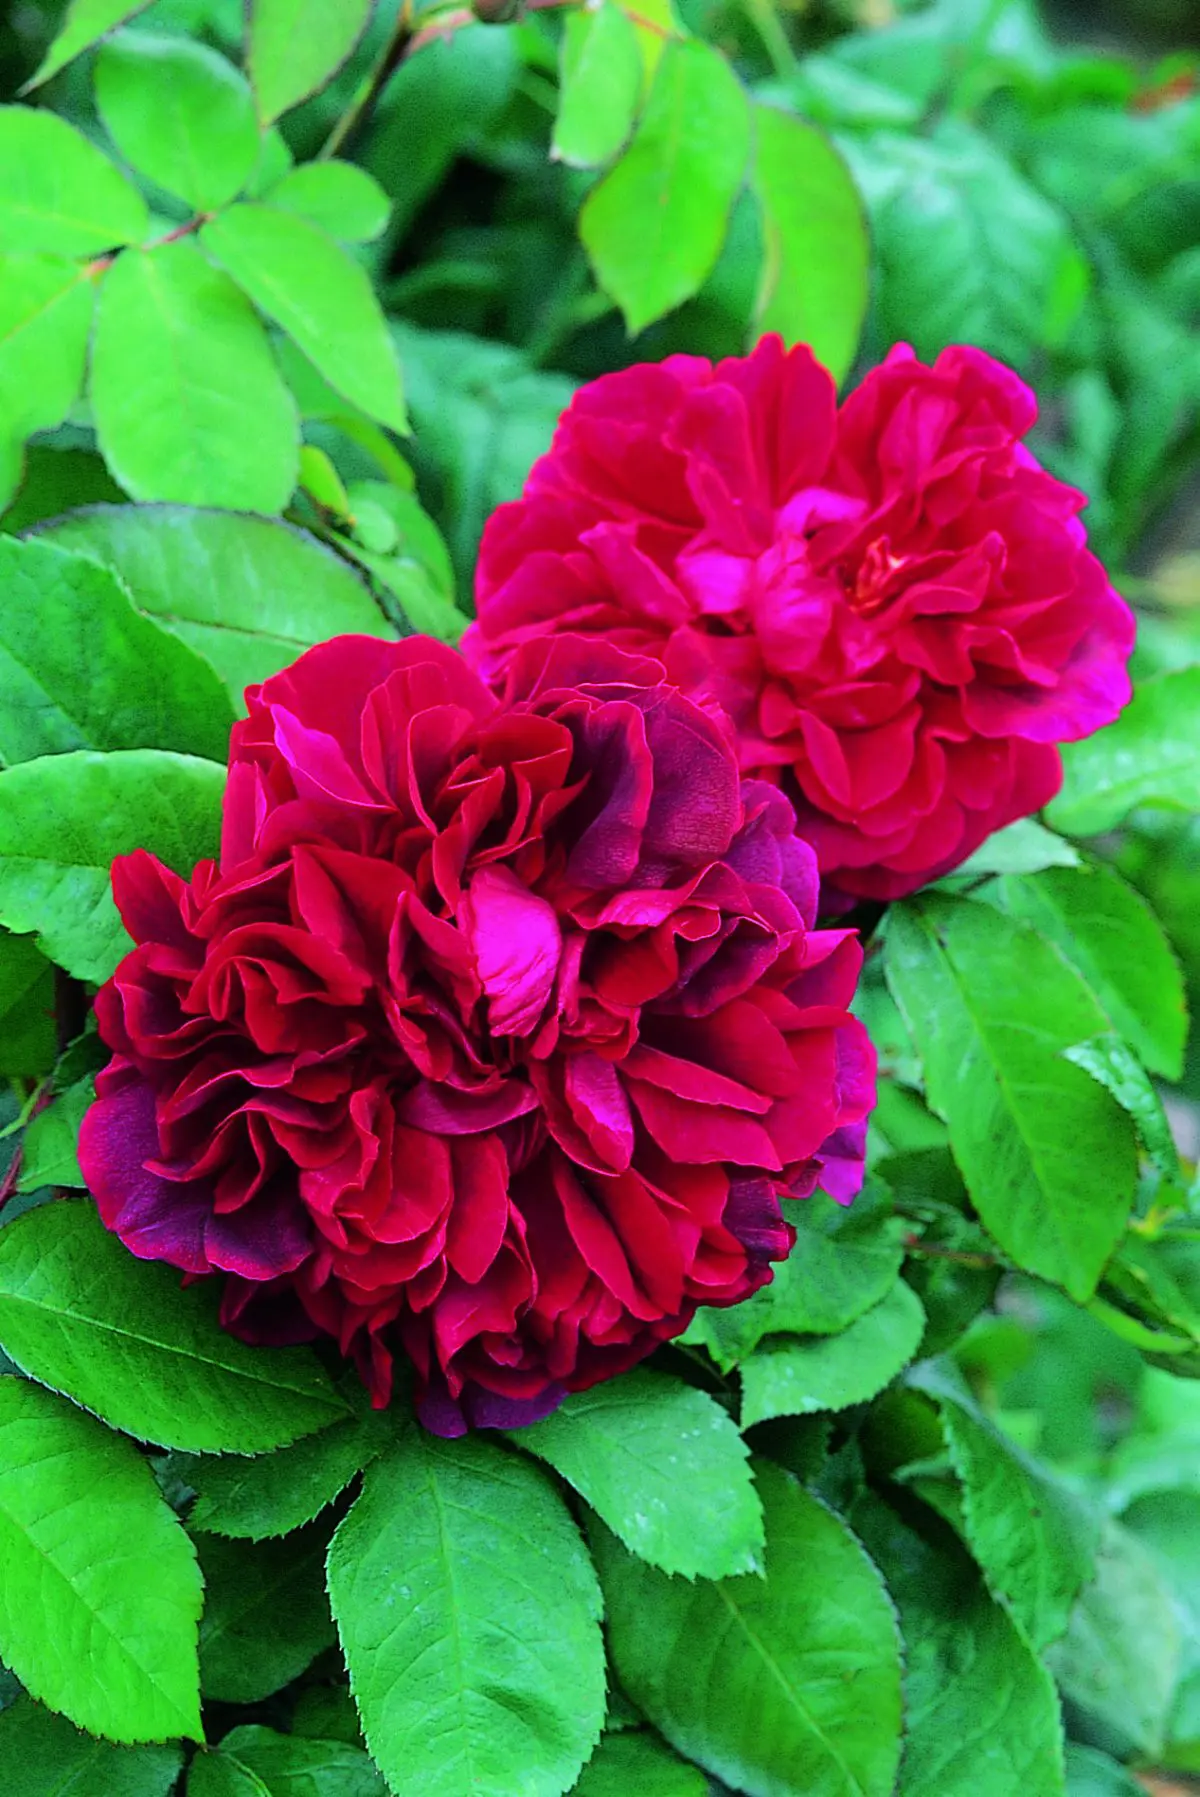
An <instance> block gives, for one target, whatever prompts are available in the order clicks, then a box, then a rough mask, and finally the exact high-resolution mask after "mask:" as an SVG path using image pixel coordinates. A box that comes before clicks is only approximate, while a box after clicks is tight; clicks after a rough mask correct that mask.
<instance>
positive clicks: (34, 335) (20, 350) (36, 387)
mask: <svg viewBox="0 0 1200 1797" xmlns="http://www.w3.org/2000/svg"><path fill="white" fill-rule="evenodd" d="M0 203H2V202H0ZM94 298H95V288H94V287H93V285H92V282H91V281H90V280H89V278H88V276H87V274H86V273H85V272H84V271H83V270H81V269H80V268H79V267H78V265H77V264H76V263H74V262H65V261H63V260H61V258H59V257H57V256H31V255H25V254H17V255H6V256H0V431H3V433H4V434H5V435H10V436H13V437H24V436H27V435H29V433H30V432H32V431H42V430H51V429H53V428H54V426H55V425H59V424H61V423H62V421H63V419H64V418H65V417H66V415H67V413H68V411H69V410H70V409H71V407H72V405H74V403H75V401H76V399H77V398H78V397H79V392H80V389H81V388H82V386H83V370H84V363H85V360H86V358H87V343H88V333H89V331H90V330H91V325H92V304H93V300H94Z"/></svg>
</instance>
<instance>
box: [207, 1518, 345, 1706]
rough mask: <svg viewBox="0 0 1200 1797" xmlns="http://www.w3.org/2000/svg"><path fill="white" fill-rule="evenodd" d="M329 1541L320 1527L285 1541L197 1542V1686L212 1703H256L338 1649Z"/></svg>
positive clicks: (217, 1538)
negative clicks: (200, 1605) (327, 1572)
mask: <svg viewBox="0 0 1200 1797" xmlns="http://www.w3.org/2000/svg"><path fill="white" fill-rule="evenodd" d="M328 1539H329V1537H328V1531H327V1530H324V1529H320V1528H316V1529H313V1528H309V1529H305V1530H303V1531H302V1532H301V1533H300V1534H298V1535H293V1536H290V1537H289V1538H288V1539H287V1540H284V1541H261V1542H253V1543H252V1542H248V1541H226V1540H224V1539H223V1538H222V1537H221V1536H220V1535H202V1536H201V1537H200V1539H199V1540H198V1541H197V1543H196V1552H197V1554H198V1555H199V1559H200V1570H201V1572H202V1573H203V1574H204V1615H203V1616H202V1618H201V1620H200V1688H201V1690H202V1691H203V1692H204V1695H205V1697H206V1698H207V1699H210V1700H211V1699H213V1698H216V1699H217V1700H219V1701H220V1702H221V1703H258V1702H260V1701H261V1699H262V1698H264V1697H270V1695H271V1694H272V1692H274V1691H278V1690H281V1689H282V1687H283V1686H284V1685H288V1684H290V1683H291V1682H292V1680H293V1679H295V1678H299V1676H300V1674H301V1673H302V1672H303V1671H305V1669H306V1668H307V1667H309V1666H311V1665H312V1662H313V1661H314V1660H315V1659H316V1657H317V1655H318V1654H319V1653H321V1652H322V1651H323V1650H324V1649H325V1648H326V1647H331V1646H332V1645H333V1642H334V1640H335V1639H336V1636H335V1631H334V1627H333V1618H332V1616H331V1615H330V1613H329V1600H328V1598H327V1597H326V1595H325V1579H324V1566H325V1549H326V1546H327V1544H328Z"/></svg>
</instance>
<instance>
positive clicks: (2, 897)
mask: <svg viewBox="0 0 1200 1797" xmlns="http://www.w3.org/2000/svg"><path fill="white" fill-rule="evenodd" d="M224 786H225V770H224V768H223V767H220V766H218V765H217V763H216V762H213V761H202V760H200V759H199V758H197V757H194V756H191V755H171V754H168V753H166V752H165V751H159V750H155V749H122V750H118V751H116V752H114V753H113V754H111V755H97V754H93V753H91V752H90V751H89V750H86V749H81V750H78V751H76V752H75V753H73V754H67V755H43V756H39V758H38V759H37V760H36V761H23V762H21V763H19V765H18V766H16V767H13V768H7V769H5V770H4V772H3V773H0V924H3V925H4V927H5V928H6V929H9V930H14V931H16V932H17V933H18V934H20V935H24V934H28V933H30V932H36V934H37V937H38V943H39V946H40V947H41V948H42V949H44V950H45V952H46V954H48V955H49V956H50V958H51V960H53V961H56V962H57V963H58V965H59V966H60V967H64V968H65V969H66V970H67V972H68V973H72V974H74V975H75V977H76V978H77V979H81V980H94V981H96V982H99V981H101V980H106V979H107V978H108V976H109V974H110V973H111V972H112V970H113V968H114V967H115V966H116V964H117V962H118V961H119V960H120V959H121V956H122V955H123V954H124V953H125V952H126V950H127V948H128V946H129V938H128V936H127V935H126V934H125V928H124V925H123V924H122V922H121V919H120V917H119V916H118V915H117V909H116V906H115V905H114V904H113V901H112V894H111V891H110V870H111V868H112V864H113V860H114V858H115V857H116V856H117V855H124V854H128V853H129V852H130V851H131V850H132V849H137V848H144V849H149V850H150V851H151V853H152V854H155V855H158V856H159V858H160V859H161V860H163V861H165V862H167V864H168V865H169V866H171V867H173V868H174V870H175V871H176V872H177V873H189V872H190V871H191V869H192V867H193V866H194V865H195V863H196V862H197V861H199V860H200V859H202V858H203V857H204V856H205V855H215V854H216V852H217V848H218V845H219V841H220V831H221V793H222V791H223V789H224Z"/></svg>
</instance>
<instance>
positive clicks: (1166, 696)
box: [1046, 667, 1200, 836]
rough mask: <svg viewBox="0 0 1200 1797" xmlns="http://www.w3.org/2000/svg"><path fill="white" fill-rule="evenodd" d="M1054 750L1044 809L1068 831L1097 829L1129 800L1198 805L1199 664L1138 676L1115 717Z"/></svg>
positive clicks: (1119, 817) (1182, 807) (1109, 823)
mask: <svg viewBox="0 0 1200 1797" xmlns="http://www.w3.org/2000/svg"><path fill="white" fill-rule="evenodd" d="M1062 757H1063V784H1062V791H1061V792H1060V793H1059V795H1058V797H1057V798H1056V799H1053V800H1052V801H1051V803H1050V805H1049V806H1048V808H1047V811H1046V815H1047V817H1048V818H1049V819H1050V822H1051V823H1052V824H1053V825H1054V827H1055V829H1056V830H1065V831H1066V832H1067V834H1068V835H1070V836H1099V835H1100V834H1101V833H1102V832H1103V831H1105V830H1111V829H1113V828H1114V827H1115V826H1116V825H1117V824H1119V823H1121V822H1122V821H1123V819H1124V818H1126V817H1127V816H1128V814H1129V813H1130V812H1131V811H1132V810H1133V808H1134V806H1135V805H1163V806H1166V807H1167V808H1168V809H1170V810H1172V811H1196V810H1200V667H1192V668H1178V669H1176V670H1175V671H1174V672H1173V673H1169V674H1156V675H1154V676H1153V678H1152V679H1150V680H1144V681H1143V682H1142V683H1141V685H1139V686H1138V687H1137V688H1136V690H1135V691H1134V695H1133V699H1132V702H1131V703H1130V704H1129V705H1128V706H1126V708H1125V710H1124V711H1123V712H1122V713H1121V715H1120V717H1119V718H1118V719H1117V721H1116V723H1115V724H1109V725H1108V726H1107V728H1106V729H1104V730H1097V732H1096V734H1095V735H1094V736H1089V737H1087V738H1086V739H1085V740H1084V741H1083V742H1078V743H1066V744H1064V746H1063V751H1062Z"/></svg>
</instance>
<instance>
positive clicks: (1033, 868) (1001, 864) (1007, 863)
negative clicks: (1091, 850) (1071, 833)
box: [948, 817, 1080, 880]
mask: <svg viewBox="0 0 1200 1797" xmlns="http://www.w3.org/2000/svg"><path fill="white" fill-rule="evenodd" d="M1079 864H1080V863H1079V850H1078V849H1076V848H1073V847H1072V846H1071V844H1070V843H1069V842H1064V841H1063V839H1062V837H1061V836H1056V835H1055V834H1054V831H1053V830H1047V829H1046V827H1045V825H1044V824H1039V823H1037V822H1035V820H1034V819H1033V818H1031V817H1021V818H1018V819H1017V821H1016V823H1015V824H1008V825H1007V826H1006V827H1005V828H1004V829H1003V830H997V831H996V833H995V835H994V836H989V837H988V839H987V841H986V842H985V843H984V844H983V845H982V846H981V847H980V848H977V849H976V850H975V853H974V854H973V855H968V857H967V859H966V860H965V861H961V862H960V863H959V865H958V866H957V867H956V868H955V870H954V872H953V873H952V874H950V875H949V876H948V878H950V879H952V880H966V879H978V878H980V876H981V875H984V874H1037V873H1041V871H1042V869H1043V868H1044V867H1078V866H1079Z"/></svg>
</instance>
